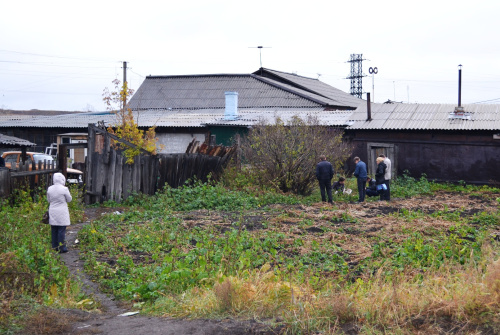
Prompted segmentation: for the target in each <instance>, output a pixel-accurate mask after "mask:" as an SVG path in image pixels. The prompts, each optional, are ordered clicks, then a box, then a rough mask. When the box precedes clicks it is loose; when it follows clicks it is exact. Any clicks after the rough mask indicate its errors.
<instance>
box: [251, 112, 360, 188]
mask: <svg viewBox="0 0 500 335" xmlns="http://www.w3.org/2000/svg"><path fill="white" fill-rule="evenodd" d="M242 148H243V154H244V158H245V160H246V161H247V162H248V163H249V165H250V167H251V170H250V171H251V173H253V174H254V177H255V180H257V181H258V182H259V183H260V184H261V185H273V186H274V187H275V188H276V189H279V190H281V191H283V192H293V193H295V194H300V195H309V194H311V192H312V189H313V185H314V184H315V182H316V176H315V166H316V164H317V163H318V159H319V156H320V155H326V156H327V158H328V159H329V160H330V161H331V162H332V164H333V165H334V166H335V168H336V169H337V170H338V169H339V168H340V167H341V166H342V165H343V163H344V162H345V159H346V158H347V157H349V155H350V154H351V145H350V144H347V143H346V142H344V141H343V140H342V132H341V131H340V130H338V129H331V128H328V127H325V126H323V125H321V124H320V123H319V121H318V119H317V118H315V117H312V116H309V117H307V118H306V119H301V118H300V117H299V116H297V115H296V116H294V117H292V118H291V120H290V121H288V122H287V123H285V122H284V121H283V120H281V119H280V118H276V119H275V120H274V123H273V124H272V125H269V124H266V123H264V122H263V123H260V124H258V125H256V126H254V127H253V128H252V129H251V131H250V132H249V134H248V135H247V137H246V138H245V139H244V141H243V145H242Z"/></svg>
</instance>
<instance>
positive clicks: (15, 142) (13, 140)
mask: <svg viewBox="0 0 500 335" xmlns="http://www.w3.org/2000/svg"><path fill="white" fill-rule="evenodd" d="M0 145H2V146H9V147H10V146H15V147H23V146H26V147H32V146H35V145H36V144H35V143H31V142H30V141H27V140H23V139H22V138H18V137H14V136H7V135H4V134H0Z"/></svg>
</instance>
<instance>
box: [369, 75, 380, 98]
mask: <svg viewBox="0 0 500 335" xmlns="http://www.w3.org/2000/svg"><path fill="white" fill-rule="evenodd" d="M368 72H369V73H370V74H371V75H372V94H373V97H372V99H373V101H372V102H375V75H376V74H377V73H378V68H377V67H370V68H369V69H368Z"/></svg>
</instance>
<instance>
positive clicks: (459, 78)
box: [458, 64, 462, 107]
mask: <svg viewBox="0 0 500 335" xmlns="http://www.w3.org/2000/svg"><path fill="white" fill-rule="evenodd" d="M461 106H462V64H460V65H458V107H461Z"/></svg>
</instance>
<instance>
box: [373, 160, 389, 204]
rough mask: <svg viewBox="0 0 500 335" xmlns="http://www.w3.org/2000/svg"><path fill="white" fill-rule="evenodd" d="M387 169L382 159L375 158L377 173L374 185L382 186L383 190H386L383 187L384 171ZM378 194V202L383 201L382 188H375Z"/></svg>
mask: <svg viewBox="0 0 500 335" xmlns="http://www.w3.org/2000/svg"><path fill="white" fill-rule="evenodd" d="M386 169H387V165H385V163H384V158H383V157H377V171H376V172H375V184H377V186H378V185H382V184H383V186H384V188H385V189H387V186H386V185H385V170H386ZM377 189H378V191H379V194H380V200H385V191H386V190H384V189H383V188H382V189H379V188H378V187H377Z"/></svg>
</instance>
